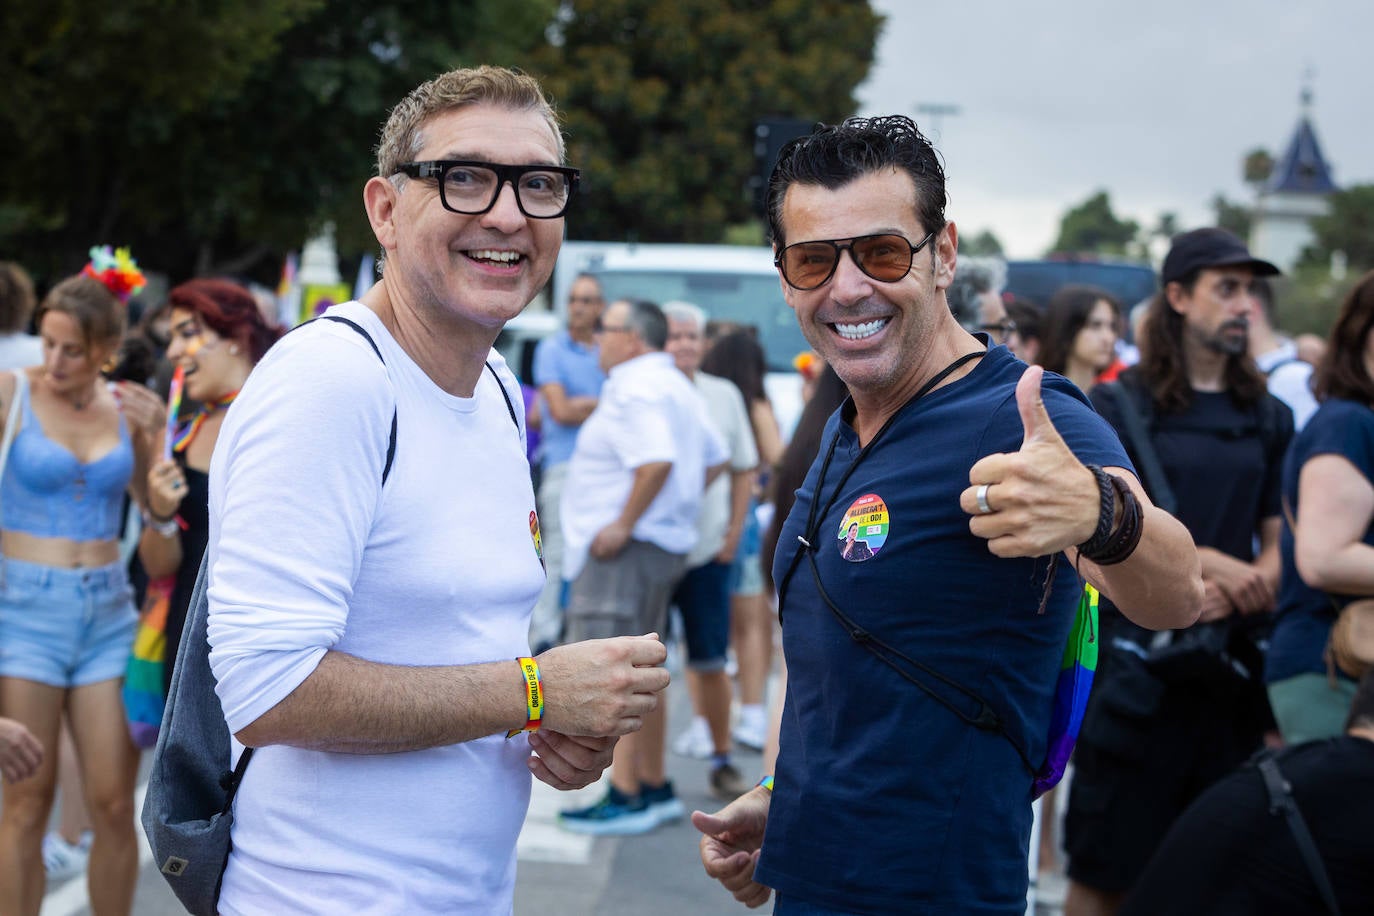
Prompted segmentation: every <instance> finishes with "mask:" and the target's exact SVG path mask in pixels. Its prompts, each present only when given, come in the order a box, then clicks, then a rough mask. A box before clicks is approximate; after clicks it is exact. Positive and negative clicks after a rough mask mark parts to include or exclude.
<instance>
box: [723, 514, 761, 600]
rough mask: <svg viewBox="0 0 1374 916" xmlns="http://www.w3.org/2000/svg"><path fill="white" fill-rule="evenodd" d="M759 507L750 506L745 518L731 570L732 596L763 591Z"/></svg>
mask: <svg viewBox="0 0 1374 916" xmlns="http://www.w3.org/2000/svg"><path fill="white" fill-rule="evenodd" d="M757 508H758V507H757V505H756V504H754V503H750V504H749V512H748V514H746V515H745V516H744V530H743V531H742V532H741V533H740V539H739V550H738V551H737V552H736V553H735V563H734V566H732V567H731V569H730V594H732V595H739V596H740V597H741V598H744V597H749V596H752V595H757V594H760V593H761V592H762V591H763V558H762V557H761V556H759V554H760V552H761V551H762V548H763V544H762V540H763V529H762V527H761V526H760V525H759V517H758V515H757V512H756V510H757Z"/></svg>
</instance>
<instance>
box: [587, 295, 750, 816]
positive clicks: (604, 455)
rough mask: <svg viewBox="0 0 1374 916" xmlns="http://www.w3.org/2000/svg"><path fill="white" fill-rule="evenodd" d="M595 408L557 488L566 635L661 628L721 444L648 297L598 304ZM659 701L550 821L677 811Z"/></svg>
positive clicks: (718, 464) (720, 460) (721, 458)
mask: <svg viewBox="0 0 1374 916" xmlns="http://www.w3.org/2000/svg"><path fill="white" fill-rule="evenodd" d="M599 333H600V345H601V366H602V368H603V369H605V370H606V371H607V373H608V377H607V379H606V384H605V385H604V386H603V387H602V389H601V397H600V399H599V400H598V401H597V405H596V410H594V411H593V412H592V415H591V416H590V417H588V418H587V421H586V422H585V423H583V424H582V430H581V432H579V433H578V435H577V444H576V445H575V446H574V447H573V455H572V460H571V461H570V462H569V465H568V483H567V487H566V488H565V489H564V490H563V504H562V512H563V538H564V547H563V549H564V553H563V578H565V579H567V580H568V581H569V582H571V583H572V590H571V592H570V593H569V596H568V609H567V628H568V638H569V639H592V638H597V637H602V638H604V637H610V636H619V635H624V634H627V633H645V632H661V631H662V629H663V626H664V624H665V622H666V618H667V613H668V599H669V597H670V596H671V595H672V593H673V589H674V587H675V586H676V585H677V583H678V580H679V579H681V578H682V574H683V571H684V570H685V568H686V557H687V553H688V552H689V551H690V550H691V549H692V548H693V547H694V546H695V545H696V542H697V515H698V514H699V513H700V511H701V501H702V494H703V493H704V491H705V489H706V486H707V485H708V484H709V483H710V482H711V480H712V479H713V478H714V477H715V475H716V474H717V473H719V471H720V470H721V469H722V468H723V467H724V462H725V459H726V458H727V457H728V456H729V453H728V452H727V451H726V448H725V443H724V442H722V441H721V438H720V436H719V434H718V433H717V432H716V431H715V429H714V428H713V427H712V426H711V421H710V418H709V417H708V416H707V413H706V403H705V402H704V401H703V400H702V399H701V395H699V394H698V393H697V391H696V388H695V387H694V386H693V385H692V383H691V382H690V381H688V380H687V377H686V376H685V375H683V374H682V373H681V372H679V371H678V370H677V367H676V366H674V365H673V358H672V357H671V356H669V355H668V354H667V353H664V352H663V347H664V344H665V343H666V342H667V339H668V322H667V319H666V318H664V315H663V311H662V309H660V308H659V307H658V306H657V305H655V304H653V303H652V302H639V301H636V302H626V301H621V302H616V303H613V304H612V305H610V306H609V307H607V309H606V311H605V312H604V313H603V314H602V316H601V327H600V332H599ZM666 724H667V723H666V718H665V715H664V710H663V709H662V708H659V709H657V710H656V711H655V712H652V713H650V714H648V715H646V716H645V719H644V728H643V730H642V731H640V732H639V733H638V734H635V735H627V736H625V738H623V739H622V740H621V742H620V744H619V746H618V747H617V748H616V750H615V763H614V765H613V766H612V768H611V785H610V787H609V788H608V789H607V793H606V795H605V797H604V798H602V800H601V801H600V802H598V803H597V804H595V805H592V806H590V807H588V808H582V809H578V810H573V811H564V812H563V813H562V815H560V823H561V824H562V825H563V826H564V827H566V828H567V829H569V830H573V831H575V832H579V833H591V834H629V833H643V832H645V831H647V830H652V829H653V828H654V827H656V826H658V825H659V824H661V823H664V822H666V821H669V820H672V819H674V818H679V817H681V816H682V815H683V808H682V803H681V802H680V801H678V799H677V797H676V796H675V795H674V794H673V787H672V784H671V783H670V782H669V781H668V779H667V776H666V775H665V773H664V759H663V755H664V729H665V727H666Z"/></svg>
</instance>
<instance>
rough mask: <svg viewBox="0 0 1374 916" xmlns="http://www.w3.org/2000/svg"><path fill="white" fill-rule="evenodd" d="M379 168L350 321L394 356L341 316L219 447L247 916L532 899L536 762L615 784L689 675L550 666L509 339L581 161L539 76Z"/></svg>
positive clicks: (475, 97)
mask: <svg viewBox="0 0 1374 916" xmlns="http://www.w3.org/2000/svg"><path fill="white" fill-rule="evenodd" d="M377 159H378V172H377V177H374V178H372V179H370V180H369V181H368V183H367V185H366V187H365V189H364V192H363V197H364V204H365V207H366V211H367V215H368V219H369V221H370V222H371V225H372V229H373V232H374V233H375V234H376V237H377V240H378V242H379V243H380V245H381V247H382V248H383V250H384V252H385V267H384V274H383V278H382V279H381V280H380V281H379V282H378V283H377V284H376V285H375V286H373V287H372V289H370V290H369V291H368V292H367V293H365V294H364V295H363V296H362V298H361V300H360V301H357V302H350V303H345V304H343V305H340V306H336V307H334V308H333V309H331V310H330V311H329V313H328V317H332V318H336V319H346V320H347V321H348V322H351V323H353V324H354V325H356V328H358V329H361V330H363V331H365V332H366V333H367V335H368V337H370V338H371V341H372V342H373V343H374V344H375V346H376V351H375V352H374V350H373V347H372V346H371V345H369V342H368V340H365V339H364V337H363V336H362V335H360V334H359V333H357V330H356V329H354V328H350V327H348V326H347V325H346V324H345V323H342V322H341V321H318V322H315V323H314V324H312V325H310V326H309V327H306V328H304V329H302V330H300V331H297V332H295V333H292V334H290V335H288V336H287V337H286V338H285V339H284V340H283V341H281V342H280V343H279V344H277V345H276V346H275V347H274V348H273V349H272V350H271V351H270V352H269V353H268V354H267V356H266V357H265V358H264V359H263V360H262V362H261V363H260V364H259V365H258V367H257V368H256V369H255V371H254V372H253V374H252V376H251V377H250V378H249V380H248V382H247V383H246V384H245V385H244V387H243V389H242V391H241V393H240V394H239V396H238V399H237V400H236V401H235V403H234V405H233V408H232V410H231V411H230V412H229V413H228V414H227V415H226V417H225V421H224V425H223V427H222V430H221V432H220V436H219V440H218V442H217V444H216V449H215V455H214V461H213V463H212V465H211V474H210V478H211V479H210V518H211V522H210V539H209V547H208V551H209V564H210V585H209V601H210V616H209V627H208V636H209V641H210V645H211V652H210V662H211V666H212V668H213V670H214V674H215V677H216V680H217V692H218V694H219V697H220V701H221V704H222V706H223V708H224V714H225V719H226V721H227V723H228V725H229V729H230V732H231V733H232V734H233V735H234V736H235V738H236V739H237V741H239V742H242V744H243V745H246V746H251V747H254V748H256V749H257V750H256V752H255V754H254V756H253V758H252V760H251V765H250V766H248V768H247V770H246V773H245V775H244V779H243V782H242V785H241V787H240V790H239V792H238V794H237V796H236V798H235V802H234V805H235V809H234V813H235V819H234V825H233V851H232V853H231V855H230V857H229V861H228V864H227V866H226V869H225V872H224V877H223V885H222V891H221V895H220V899H219V912H220V913H222V914H226V916H230V914H242V913H288V912H289V913H321V914H324V913H330V914H332V913H339V912H348V913H382V912H385V913H398V912H406V913H460V912H461V913H465V914H472V913H476V914H491V916H496V914H502V916H506V914H509V913H510V911H511V905H512V897H513V892H514V881H515V841H516V838H517V836H518V835H519V832H520V826H521V823H522V822H523V820H524V817H525V812H526V808H527V806H528V799H529V791H530V774H531V773H533V775H534V776H535V778H538V779H540V780H541V781H543V782H545V783H548V784H550V785H552V786H555V787H556V788H560V789H575V788H581V787H583V786H585V785H588V784H590V783H591V782H593V781H595V780H596V779H598V778H599V777H600V775H601V773H602V771H603V770H604V769H605V768H606V766H607V765H608V764H609V763H610V759H611V752H612V749H613V746H614V744H615V741H616V736H618V735H622V734H626V733H628V732H632V731H634V730H635V729H637V728H639V727H640V724H641V722H642V720H643V717H644V716H645V715H647V714H648V713H649V712H650V711H651V710H652V709H653V708H654V707H655V706H656V705H657V704H658V702H659V699H660V693H661V691H662V690H663V688H664V687H666V686H667V683H668V675H667V672H666V671H665V670H664V669H663V668H662V667H660V666H661V664H662V662H663V661H664V659H665V655H666V653H665V651H664V648H663V646H662V644H661V643H660V642H659V641H658V640H657V639H655V638H641V637H626V638H619V639H608V640H599V641H596V642H589V643H583V644H578V645H568V646H563V647H559V648H555V649H551V650H549V651H547V652H544V653H542V654H540V655H539V656H538V657H537V658H534V659H531V658H528V655H529V643H528V631H529V622H530V609H531V607H532V606H533V604H534V601H535V598H536V597H537V596H538V594H539V592H540V589H541V588H542V586H543V583H544V575H545V573H544V569H543V564H542V558H541V556H540V533H539V524H538V518H537V516H536V514H535V510H534V493H533V490H532V487H531V484H530V479H529V467H528V464H527V462H526V459H525V451H524V424H523V412H522V410H521V406H522V402H521V399H520V397H519V389H518V387H517V385H516V382H515V379H514V377H513V375H512V374H511V372H510V371H509V369H507V368H506V365H505V362H504V361H503V360H502V359H501V358H500V357H499V355H497V354H496V352H495V351H494V350H493V349H492V344H493V342H494V341H495V339H496V336H497V334H498V333H499V332H500V330H501V328H502V325H503V324H504V323H505V322H506V321H508V320H509V319H511V318H513V317H514V316H515V315H517V314H519V313H520V311H521V310H522V309H523V308H524V307H525V306H526V305H527V304H528V303H529V301H530V300H531V299H532V298H533V297H534V295H535V293H536V292H537V291H538V290H539V289H540V288H542V287H543V286H544V284H545V283H546V282H547V280H548V278H549V274H550V272H551V271H552V268H553V264H554V261H555V259H556V258H557V255H558V249H559V247H560V244H561V240H562V237H563V229H564V227H563V219H562V216H563V213H564V211H565V210H566V208H567V205H568V203H569V200H570V199H571V197H572V195H573V192H574V190H575V188H576V183H577V177H578V176H577V173H576V171H575V170H572V169H567V168H564V167H563V166H562V165H561V163H562V161H563V141H562V138H561V136H560V133H559V130H558V125H557V121H556V119H555V117H554V115H553V112H552V110H551V109H550V107H549V106H548V103H547V102H546V101H545V99H544V97H543V94H542V92H541V91H540V89H539V86H538V84H537V83H535V81H534V80H533V79H531V78H530V77H527V76H525V75H523V74H518V73H515V72H512V71H509V70H504V69H499V68H493V67H481V68H477V69H471V70H456V71H453V72H450V73H445V74H443V75H441V76H439V77H436V78H435V79H434V80H432V81H430V82H428V83H425V84H424V85H422V86H420V87H418V88H416V89H415V90H414V91H412V92H411V93H410V94H409V95H408V96H407V97H406V98H405V99H403V100H402V101H401V102H400V104H398V105H397V106H396V108H395V109H394V110H393V111H392V113H391V116H390V118H389V120H388V121H387V123H386V125H385V127H384V128H383V131H382V138H381V143H380V145H379V147H378V153H377ZM379 356H380V357H381V358H380V359H379V358H378V357H379ZM393 423H394V426H393ZM393 430H394V432H393ZM536 729H537V730H536Z"/></svg>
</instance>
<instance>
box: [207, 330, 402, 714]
mask: <svg viewBox="0 0 1374 916" xmlns="http://www.w3.org/2000/svg"><path fill="white" fill-rule="evenodd" d="M395 403H396V402H395V396H394V393H393V390H392V388H391V384H390V382H389V380H388V377H387V373H386V368H385V367H384V366H383V365H382V363H381V361H380V360H379V359H378V358H377V355H376V354H375V353H374V352H373V351H372V349H371V347H369V346H368V344H367V342H366V341H365V340H363V339H362V337H361V336H359V335H358V334H357V333H356V332H355V331H353V330H351V329H349V328H347V327H345V326H342V325H337V324H335V323H332V322H325V321H321V322H319V323H318V325H317V326H312V327H311V328H308V329H306V330H304V331H297V332H295V333H293V334H292V335H290V336H288V337H287V338H285V339H283V340H282V341H281V342H280V343H278V344H277V345H276V346H275V347H274V348H273V350H272V351H271V352H270V353H269V354H268V357H267V358H266V359H264V360H263V362H262V363H261V364H260V365H259V366H258V367H257V368H256V369H255V371H254V372H253V374H252V376H250V378H249V380H248V383H247V384H246V385H245V386H244V388H243V391H242V392H241V393H240V395H239V397H238V399H237V400H236V401H235V403H234V406H233V408H232V409H231V410H230V412H229V414H228V415H227V417H226V418H225V422H224V426H223V428H222V429H221V433H220V438H219V441H218V442H217V443H216V447H215V452H214V457H213V460H212V463H211V469H210V516H211V526H210V528H211V530H210V542H209V547H208V550H209V552H210V562H211V572H210V588H209V601H210V616H209V628H208V629H209V633H208V635H209V642H210V646H211V651H210V665H211V668H212V670H213V671H214V674H215V679H216V681H217V686H216V691H217V693H218V694H219V698H220V702H221V704H222V705H223V707H224V713H225V719H226V721H227V722H228V724H229V729H230V731H231V732H237V731H239V730H240V729H242V728H244V727H245V726H247V725H249V724H251V723H252V722H254V721H256V720H257V719H258V718H259V717H260V716H262V715H263V713H265V712H267V711H268V710H270V709H271V708H273V707H274V706H276V705H277V704H278V703H280V702H281V701H282V700H283V699H285V698H286V697H287V696H289V695H290V694H291V692H292V691H294V690H295V689H296V687H298V686H299V685H300V684H301V682H302V681H304V680H305V679H306V678H307V677H308V676H309V675H310V673H311V672H312V671H314V670H315V667H316V666H317V665H318V664H319V662H320V659H321V658H323V657H324V654H325V653H326V652H327V651H328V650H329V649H330V647H332V646H333V645H334V644H335V643H336V642H337V641H338V640H339V638H340V636H341V635H342V633H343V631H344V625H345V622H346V620H347V618H348V606H349V599H350V596H351V594H352V589H353V583H354V581H355V579H356V577H357V574H358V569H359V566H360V564H361V561H362V554H363V549H364V546H365V545H366V543H367V539H368V535H369V532H370V530H371V527H372V520H373V518H374V516H375V514H376V512H377V510H378V506H379V503H380V500H381V484H382V470H383V466H384V464H385V461H386V450H387V443H388V440H389V438H390V431H391V418H392V416H393V412H394V410H395ZM401 422H404V418H401Z"/></svg>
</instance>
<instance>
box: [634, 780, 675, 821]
mask: <svg viewBox="0 0 1374 916" xmlns="http://www.w3.org/2000/svg"><path fill="white" fill-rule="evenodd" d="M639 797H640V798H641V799H643V801H644V807H645V808H647V809H648V811H649V814H651V815H652V816H653V818H654V826H658V825H659V824H666V823H668V822H669V821H677V820H681V819H682V818H683V817H684V816H686V814H687V811H686V809H684V808H683V807H682V802H680V801H679V800H678V797H677V795H676V794H675V793H674V792H673V781H672V780H671V779H665V780H664V781H663V785H661V786H659V787H657V788H653V787H650V786H646V785H644V784H642V783H641V784H640V786H639Z"/></svg>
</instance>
